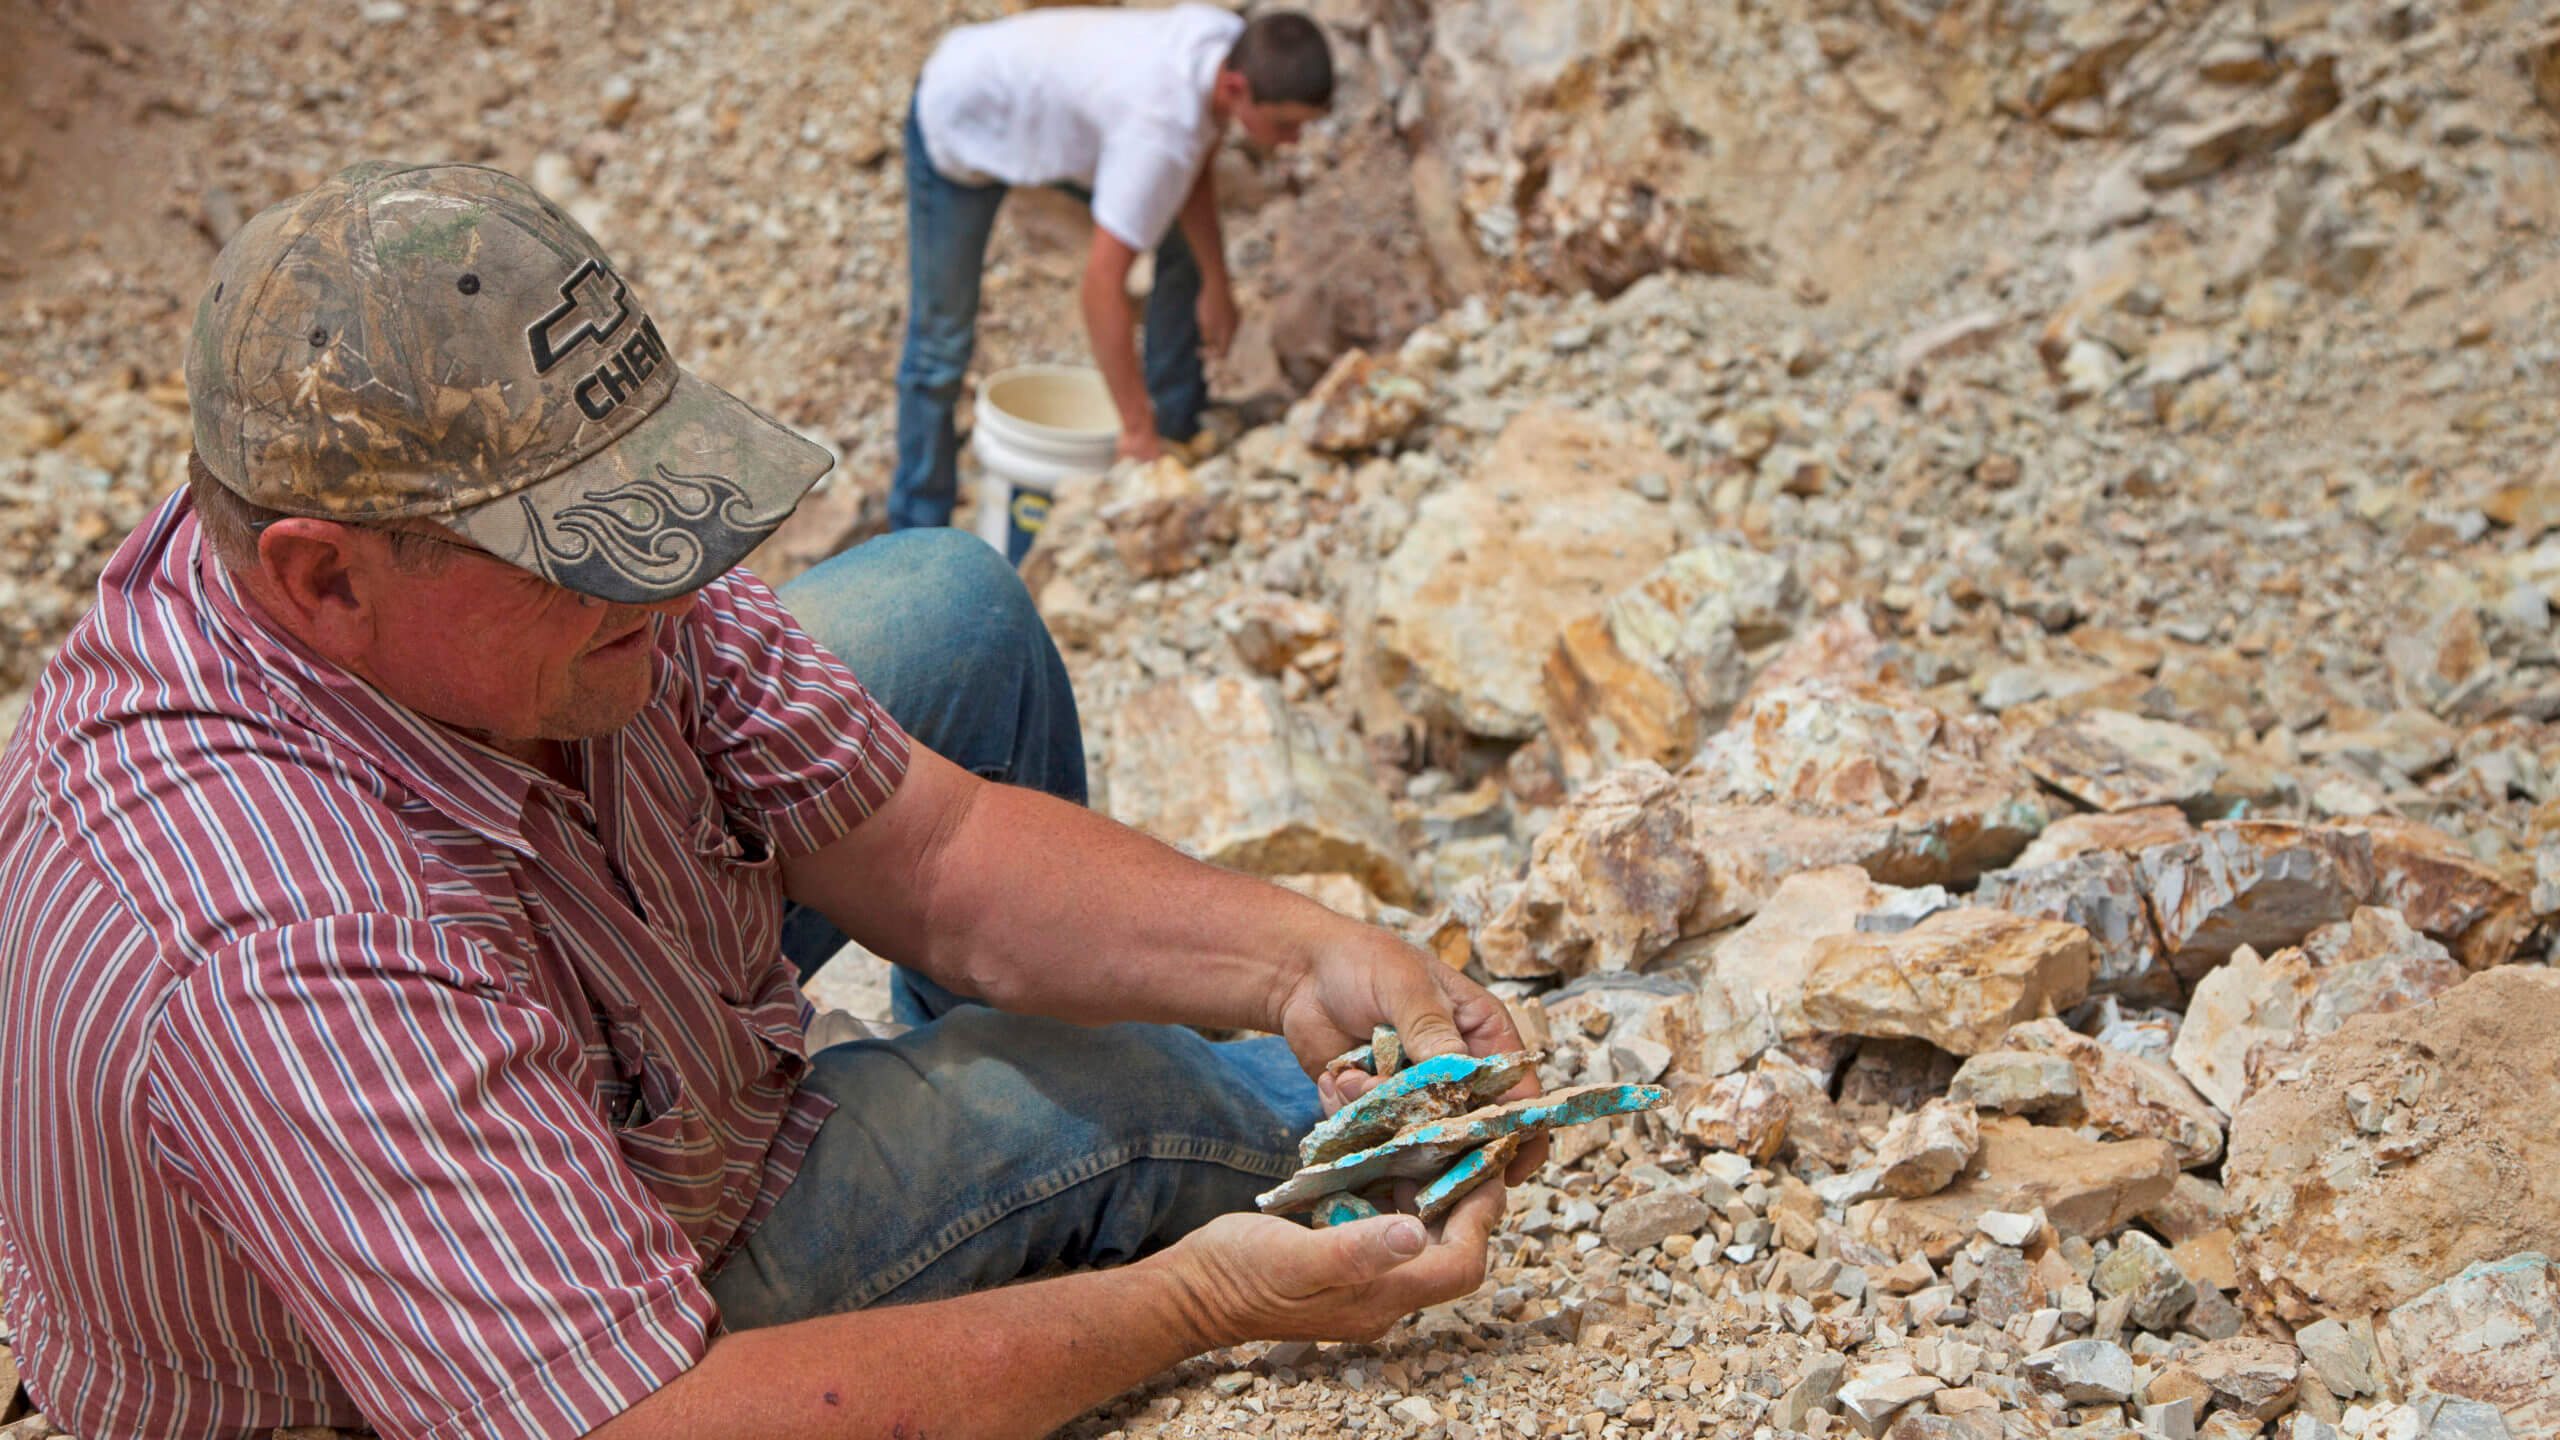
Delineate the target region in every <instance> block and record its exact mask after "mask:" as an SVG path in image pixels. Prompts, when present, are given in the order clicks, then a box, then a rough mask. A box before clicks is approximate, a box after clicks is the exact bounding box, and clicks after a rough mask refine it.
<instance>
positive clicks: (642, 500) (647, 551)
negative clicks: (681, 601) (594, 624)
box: [524, 465, 788, 591]
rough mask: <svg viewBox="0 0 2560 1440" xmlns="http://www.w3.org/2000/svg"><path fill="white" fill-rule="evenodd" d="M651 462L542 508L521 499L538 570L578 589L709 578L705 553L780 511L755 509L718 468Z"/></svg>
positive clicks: (724, 548) (746, 535) (736, 541)
mask: <svg viewBox="0 0 2560 1440" xmlns="http://www.w3.org/2000/svg"><path fill="white" fill-rule="evenodd" d="M654 468H655V470H656V474H655V475H641V476H635V477H634V478H632V479H630V480H627V481H625V482H623V483H622V484H620V485H616V486H614V487H613V488H611V489H609V490H596V491H590V492H588V494H587V496H586V498H584V499H582V500H579V501H576V502H574V503H571V504H567V505H563V506H560V507H559V508H558V509H556V510H553V511H552V512H551V513H549V514H547V515H546V514H543V513H541V512H540V511H538V510H536V509H535V508H534V506H533V504H532V503H531V502H530V501H527V502H526V503H525V506H524V513H525V523H526V525H527V527H528V528H529V529H530V530H531V531H532V533H533V537H534V556H533V559H534V562H535V565H536V567H537V568H538V569H539V570H540V571H541V573H542V574H543V575H544V576H545V577H547V578H548V579H550V580H551V581H553V582H554V583H555V584H559V585H564V586H567V587H568V588H569V589H572V590H580V591H589V590H592V589H595V588H599V587H600V588H601V589H604V590H608V591H620V590H628V589H630V588H632V587H635V586H636V587H638V588H641V589H644V590H651V591H662V590H667V589H669V587H675V586H681V585H684V584H686V583H688V582H690V583H691V584H696V585H698V584H702V583H705V582H707V581H709V580H710V579H711V578H712V577H711V576H709V575H702V574H698V573H697V572H699V571H700V570H701V569H702V568H703V564H704V558H705V557H706V556H707V555H712V554H730V553H734V552H736V551H740V550H743V549H745V548H746V547H747V546H748V545H750V544H752V543H753V542H754V541H755V540H757V539H759V538H761V537H762V536H763V534H764V533H765V532H766V531H767V530H770V529H771V528H772V527H773V526H774V525H775V524H776V523H778V522H779V521H780V519H781V518H782V517H781V516H778V515H776V516H767V515H762V514H759V513H757V511H756V510H755V508H754V507H755V500H754V497H752V496H750V495H748V494H747V492H746V491H745V490H744V489H743V488H741V487H740V486H739V485H738V484H737V483H735V482H734V481H732V480H730V479H729V478H728V477H727V476H725V475H686V474H682V473H680V472H677V471H674V470H670V469H668V468H667V467H666V466H664V465H659V466H656V467H654ZM785 513H788V512H787V511H786V512H785Z"/></svg>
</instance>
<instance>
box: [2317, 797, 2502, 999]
mask: <svg viewBox="0 0 2560 1440" xmlns="http://www.w3.org/2000/svg"><path fill="white" fill-rule="evenodd" d="M2355 828H2356V829H2359V830H2362V831H2363V832H2364V833H2365V834H2367V835H2368V836H2370V837H2372V845H2373V880H2374V883H2373V889H2372V890H2371V891H2370V892H2368V893H2369V896H2370V898H2371V900H2372V902H2373V903H2374V904H2376V905H2380V906H2384V907H2386V908H2389V909H2392V910H2397V911H2399V912H2400V913H2401V914H2402V915H2403V916H2405V917H2406V918H2407V919H2408V921H2409V923H2410V924H2412V925H2414V926H2416V927H2417V928H2418V929H2420V930H2422V931H2425V932H2426V933H2427V934H2429V935H2432V936H2434V937H2435V938H2436V939H2438V940H2441V941H2443V942H2444V943H2445V944H2446V945H2447V946H2449V947H2451V948H2452V950H2453V953H2454V956H2455V958H2457V959H2459V960H2461V961H2462V963H2463V964H2464V965H2466V966H2469V967H2470V968H2471V969H2474V970H2481V969H2486V968H2487V967H2489V966H2491V965H2503V964H2505V963H2506V962H2507V961H2508V960H2510V959H2513V958H2514V957H2515V953H2516V949H2517V947H2518V946H2520V945H2522V944H2523V943H2524V939H2525V937H2526V936H2527V935H2530V934H2531V933H2532V932H2533V926H2534V916H2533V906H2532V903H2531V898H2530V896H2529V895H2528V893H2527V892H2526V890H2525V888H2524V887H2522V886H2520V885H2517V884H2514V883H2512V882H2510V881H2509V880H2508V878H2507V877H2505V876H2503V875H2501V874H2499V873H2498V872H2497V871H2496V870H2494V869H2492V868H2490V867H2489V866H2487V865H2483V864H2481V863H2480V862H2479V861H2478V860H2475V859H2473V858H2472V857H2471V855H2470V853H2469V852H2468V851H2466V850H2464V849H2463V848H2462V846H2461V843H2460V842H2459V841H2457V840H2455V839H2454V838H2453V837H2452V836H2450V835H2447V834H2445V833H2444V832H2443V831H2441V830H2438V829H2436V828H2434V827H2433V826H2429V825H2421V824H2418V823H2417V822H2415V821H2410V820H2396V819H2393V818H2391V817H2389V816H2382V815H2375V816H2369V817H2367V818H2366V819H2364V820H2363V821H2360V822H2358V824H2357V825H2356V827H2355Z"/></svg>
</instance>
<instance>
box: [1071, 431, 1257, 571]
mask: <svg viewBox="0 0 2560 1440" xmlns="http://www.w3.org/2000/svg"><path fill="white" fill-rule="evenodd" d="M1110 495H1111V498H1110V499H1109V500H1108V501H1107V502H1105V503H1104V504H1103V506H1102V508H1101V510H1100V511H1099V515H1100V518H1101V520H1102V526H1103V529H1104V530H1105V531H1106V532H1107V533H1109V535H1110V536H1111V547H1112V549H1114V550H1115V551H1117V552H1119V555H1120V563H1121V564H1123V565H1126V566H1127V567H1128V568H1129V573H1130V574H1132V575H1135V576H1137V577H1138V578H1140V579H1142V580H1144V579H1161V578H1163V577H1165V576H1168V575H1179V574H1181V573H1182V572H1184V571H1186V570H1191V569H1195V568H1197V567H1199V566H1201V565H1203V564H1206V563H1207V562H1208V561H1209V560H1210V559H1211V558H1212V557H1214V556H1216V555H1218V554H1221V553H1223V552H1224V551H1225V549H1226V547H1227V546H1229V545H1231V544H1233V543H1234V542H1235V538H1236V504H1235V495H1234V493H1233V492H1232V491H1229V490H1226V489H1223V488H1220V489H1211V488H1209V487H1207V486H1204V485H1203V484H1201V483H1200V480H1199V478H1198V477H1197V476H1195V475H1194V474H1192V472H1191V470H1190V468H1189V467H1188V466H1186V465H1184V464H1183V463H1182V461H1180V460H1179V459H1176V458H1175V457H1173V456H1170V455H1167V456H1165V457H1164V458H1162V459H1159V460H1155V461H1151V462H1149V463H1148V464H1146V465H1142V466H1139V467H1137V468H1136V469H1134V470H1132V471H1130V472H1129V473H1128V474H1126V475H1123V476H1121V477H1120V478H1119V479H1118V480H1117V481H1115V482H1114V483H1113V485H1112V486H1111V487H1110Z"/></svg>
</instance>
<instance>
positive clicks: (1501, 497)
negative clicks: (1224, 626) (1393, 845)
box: [1377, 410, 1675, 740]
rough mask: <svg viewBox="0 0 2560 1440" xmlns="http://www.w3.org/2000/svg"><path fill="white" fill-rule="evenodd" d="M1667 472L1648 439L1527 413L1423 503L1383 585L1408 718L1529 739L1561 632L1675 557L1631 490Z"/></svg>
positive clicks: (1391, 661)
mask: <svg viewBox="0 0 2560 1440" xmlns="http://www.w3.org/2000/svg"><path fill="white" fill-rule="evenodd" d="M1674 468H1675V467H1674V466H1673V463H1672V461H1671V458H1670V457H1669V456H1667V455H1665V454H1663V453H1662V451H1661V450H1660V449H1659V448H1658V447H1657V446H1655V445H1654V444H1653V443H1652V442H1651V441H1649V440H1644V439H1640V438H1637V437H1635V436H1631V435H1629V434H1626V433H1624V432H1622V431H1618V430H1614V429H1607V428H1604V427H1602V426H1600V425H1597V424H1595V423H1593V422H1591V421H1588V420H1584V419H1581V418H1579V417H1577V416H1574V415H1569V414H1565V413H1562V412H1559V411H1553V410H1533V411H1530V412H1528V413H1526V414H1523V415H1521V416H1520V417H1519V418H1518V419H1516V420H1514V421H1512V422H1511V424H1510V425H1508V426H1506V427H1505V428H1504V429H1503V432H1502V434H1501V436H1500V438H1498V439H1497V440H1495V442H1494V445H1493V449H1492V452H1491V453H1490V454H1489V455H1488V456H1487V457H1486V458H1485V460H1484V461H1483V463H1482V464H1480V465H1479V466H1478V467H1477V469H1476V471H1475V473H1474V474H1472V475H1470V476H1468V477H1467V478H1466V479H1465V480H1464V481H1462V482H1460V483H1458V484H1455V485H1451V486H1449V487H1447V488H1445V489H1442V490H1440V491H1438V492H1437V493H1435V494H1432V495H1430V496H1428V497H1427V498H1425V499H1424V500H1423V502H1422V504H1421V505H1420V506H1419V507H1418V508H1417V509H1416V511H1415V514H1414V518H1413V524H1412V526H1411V528H1409V529H1408V530H1406V532H1405V535H1404V538H1403V540H1401V541H1400V542H1398V543H1397V545H1396V548H1395V549H1394V550H1393V551H1392V552H1390V553H1389V554H1388V556H1387V558H1386V560H1385V562H1384V563H1383V565H1382V566H1381V567H1380V569H1379V572H1378V592H1377V622H1378V628H1379V632H1380V633H1379V640H1380V655H1379V659H1380V662H1381V663H1382V664H1384V665H1386V666H1387V667H1388V669H1389V671H1390V673H1389V674H1388V676H1387V677H1386V678H1387V679H1388V681H1389V683H1390V684H1391V685H1392V686H1393V687H1394V688H1395V689H1396V691H1397V693H1398V695H1399V698H1401V699H1402V701H1403V703H1404V704H1405V705H1406V707H1407V708H1408V709H1410V710H1412V711H1413V712H1414V713H1416V714H1419V715H1422V716H1425V717H1427V718H1429V719H1432V720H1435V721H1439V722H1441V723H1444V724H1448V725H1451V726H1454V727H1456V728H1458V729H1461V730H1466V731H1470V732H1472V733H1474V734H1478V735H1487V736H1492V737H1495V738H1499V739H1511V740H1520V739H1526V738H1528V737H1530V736H1532V735H1535V734H1537V733H1538V730H1539V728H1540V726H1541V725H1542V724H1543V719H1542V715H1541V710H1542V707H1543V696H1542V693H1541V686H1540V678H1539V670H1540V666H1541V665H1542V663H1543V662H1544V660H1545V658H1546V655H1547V652H1548V650H1549V648H1550V646H1551V645H1552V644H1553V642H1554V640H1555V638H1556V633H1557V632H1558V631H1559V630H1561V629H1563V628H1564V626H1565V625H1566V623H1567V622H1569V621H1572V620H1575V619H1577V618H1580V617H1582V616H1586V615H1590V614H1594V613H1596V612H1597V611H1598V610H1599V609H1600V606H1601V604H1602V602H1603V601H1605V600H1606V599H1607V598H1608V597H1609V596H1610V595H1611V594H1612V593H1613V592H1615V591H1616V590H1618V589H1619V588H1620V587H1621V586H1623V585H1624V584H1625V583H1626V577H1628V576H1629V575H1637V574H1642V573H1644V572H1645V571H1646V570H1649V569H1651V568H1652V567H1653V566H1655V565H1658V564H1660V563H1661V562H1662V561H1664V560H1665V559H1668V558H1669V557H1670V554H1671V537H1670V527H1669V526H1667V525H1665V524H1664V523H1663V521H1662V513H1661V511H1660V509H1659V508H1658V507H1656V506H1655V505H1654V504H1653V503H1652V502H1650V501H1648V500H1646V499H1644V498H1643V497H1642V496H1640V495H1638V494H1637V493H1636V491H1635V489H1634V488H1633V485H1632V483H1631V482H1632V481H1633V480H1634V478H1635V477H1636V476H1638V475H1641V474H1644V473H1647V472H1652V473H1655V474H1669V473H1670V472H1671V471H1672V470H1673V469H1674Z"/></svg>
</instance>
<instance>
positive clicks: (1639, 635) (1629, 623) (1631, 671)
mask: <svg viewBox="0 0 2560 1440" xmlns="http://www.w3.org/2000/svg"><path fill="white" fill-rule="evenodd" d="M1799 605H1800V601H1799V598H1798V592H1797V587H1796V583H1795V572H1794V571H1793V570H1792V569H1790V568H1789V567H1788V565H1787V564H1786V562H1785V561H1783V560H1779V559H1776V558H1773V557H1771V556H1767V555H1763V554H1761V553H1760V552H1758V551H1756V550H1752V549H1750V548H1748V547H1746V546H1741V545H1733V544H1723V543H1718V544H1711V545H1705V546H1700V547H1698V548H1695V549H1691V550H1685V551H1682V552H1681V553H1680V554H1677V555H1674V556H1672V557H1671V558H1670V559H1669V560H1667V561H1665V562H1663V564H1662V565H1661V566H1659V567H1658V568H1656V569H1655V570H1654V571H1653V572H1652V573H1651V574H1650V575H1647V576H1646V577H1645V578H1644V579H1642V580H1640V581H1638V582H1637V583H1636V584H1635V585H1634V586H1632V587H1630V588H1629V589H1627V590H1624V591H1621V592H1620V593H1619V594H1617V595H1615V596H1613V597H1611V599H1610V600H1609V602H1608V604H1607V605H1606V606H1605V607H1603V609H1602V611H1601V612H1600V614H1598V615H1597V616H1586V617H1584V618H1582V619H1579V620H1576V621H1574V622H1572V623H1570V624H1568V625H1567V626H1566V627H1565V629H1564V632H1563V633H1562V634H1561V635H1560V636H1559V637H1558V638H1557V642H1556V647H1555V650H1554V652H1553V653H1552V654H1551V655H1549V656H1548V659H1547V665H1546V669H1545V671H1544V681H1545V686H1546V702H1547V703H1546V721H1547V733H1548V735H1549V737H1550V739H1551V742H1552V743H1553V744H1554V745H1555V747H1556V751H1557V754H1558V756H1559V758H1560V759H1561V760H1562V761H1563V764H1564V769H1565V774H1566V776H1567V777H1568V778H1569V779H1571V780H1573V781H1575V782H1576V783H1579V782H1581V781H1583V780H1586V779H1588V778H1589V777H1590V776H1592V775H1594V774H1597V773H1599V772H1601V771H1605V770H1607V769H1609V768H1611V767H1613V766H1615V765H1617V764H1620V763H1622V762H1624V761H1628V760H1639V759H1642V760H1653V761H1655V762H1656V763H1658V764H1661V765H1664V766H1666V767H1667V766H1676V765H1679V764H1681V763H1683V762H1685V761H1686V760H1687V759H1688V758H1689V756H1690V754H1691V753H1692V752H1693V751H1694V750H1695V749H1696V747H1697V743H1698V738H1699V737H1700V736H1701V735H1703V734H1705V733H1707V732H1710V731H1712V730H1714V729H1715V728H1716V727H1717V726H1720V725H1722V724H1723V723H1724V721H1725V717H1726V716H1727V715H1728V714H1730V713H1731V711H1732V709H1733V706H1734V703H1735V702H1736V701H1737V700H1739V699H1740V698H1741V696H1742V690H1743V683H1744V680H1745V678H1746V676H1745V673H1744V667H1743V661H1742V655H1743V652H1744V651H1745V650H1748V649H1753V648H1757V647H1759V646H1762V645H1765V644H1768V643H1770V642H1771V641H1773V640H1776V639H1778V638H1780V637H1782V636H1783V635H1784V634H1785V633H1786V630H1787V628H1788V626H1789V625H1790V624H1791V623H1792V622H1793V620H1794V617H1795V613H1796V611H1797V609H1798V608H1799Z"/></svg>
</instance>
